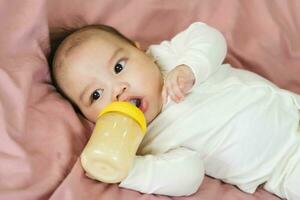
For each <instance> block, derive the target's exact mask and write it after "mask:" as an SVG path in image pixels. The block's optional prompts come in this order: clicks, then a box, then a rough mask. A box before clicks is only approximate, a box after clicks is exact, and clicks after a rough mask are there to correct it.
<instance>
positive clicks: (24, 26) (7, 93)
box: [0, 0, 300, 200]
mask: <svg viewBox="0 0 300 200" xmlns="http://www.w3.org/2000/svg"><path fill="white" fill-rule="evenodd" d="M299 10H300V3H299V1H298V0H289V1H282V0H273V1H268V0H251V1H240V0H186V1H182V0H169V1H168V0H165V1H161V0H152V1H136V0H115V1H110V0H90V1H84V0H48V1H47V0H31V1H18V0H2V1H0V24H1V31H0V61H1V62H0V199H5V200H6V199H9V200H11V199H17V200H20V199H28V200H32V199H52V200H60V199H64V200H69V199H70V200H71V199H72V200H76V199H89V200H92V199H97V200H114V199H116V200H122V199H123V200H130V199H132V200H133V199H134V200H142V199H147V200H170V199H173V200H192V199H193V200H194V199H195V200H196V199H197V200H201V199H203V200H204V199H205V200H219V199H224V200H238V199H243V200H258V199H260V200H262V199H263V200H276V199H278V198H277V197H275V196H274V195H271V194H269V193H267V192H266V191H264V190H262V189H258V190H257V191H256V192H255V193H254V194H253V195H249V194H245V193H243V192H241V191H240V190H238V189H237V188H236V187H234V186H232V185H229V184H224V183H222V182H221V181H219V180H216V179H213V178H210V177H206V178H205V180H204V183H203V184H202V185H201V187H200V188H199V190H198V192H197V193H196V194H194V195H192V196H190V197H176V198H172V197H166V196H158V195H145V194H140V193H138V192H135V191H130V190H126V189H121V188H118V187H117V185H107V184H103V183H99V182H95V181H92V180H90V179H88V178H86V177H85V175H84V174H83V171H82V169H81V166H80V163H79V161H78V156H79V155H80V152H81V150H82V149H83V147H84V145H85V143H86V141H87V140H88V137H89V134H90V131H91V128H90V124H88V123H87V122H86V121H85V120H83V119H82V118H81V117H79V116H78V115H77V114H76V113H75V112H74V110H73V109H72V107H71V105H70V104H69V103H68V102H67V101H66V100H64V99H63V98H62V97H61V96H60V95H59V94H58V93H57V92H56V91H55V88H54V87H53V86H52V84H51V79H50V76H49V70H48V64H47V58H46V56H47V55H48V53H49V48H50V47H49V32H51V34H52V33H54V32H57V31H59V30H60V28H66V27H78V26H82V25H85V24H92V23H105V24H110V25H112V26H115V27H116V28H118V29H119V30H120V31H121V32H123V33H125V34H126V35H128V36H129V37H131V38H133V39H135V40H137V41H139V42H140V43H141V44H142V46H143V47H145V48H146V46H147V45H149V44H150V43H155V42H159V41H161V40H163V39H169V38H170V37H171V36H173V35H174V34H175V33H177V32H178V31H181V30H183V29H184V28H186V27H187V26H188V25H189V24H190V23H191V22H194V21H203V22H206V23H208V24H209V25H211V26H214V27H216V28H218V29H219V30H221V31H222V32H223V33H224V35H225V37H226V39H227V41H228V46H229V51H228V56H227V59H226V60H227V62H229V63H231V64H232V65H234V66H236V67H239V68H245V69H248V70H252V71H255V72H257V73H259V74H261V75H263V76H265V77H267V78H268V79H270V80H272V81H273V82H275V83H276V84H278V85H279V86H280V87H282V88H286V89H290V90H292V91H294V92H298V93H300V39H299V36H298V33H299V32H300V13H299V12H298V11H299ZM220 167H221V166H220Z"/></svg>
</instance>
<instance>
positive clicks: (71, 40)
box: [61, 29, 110, 57]
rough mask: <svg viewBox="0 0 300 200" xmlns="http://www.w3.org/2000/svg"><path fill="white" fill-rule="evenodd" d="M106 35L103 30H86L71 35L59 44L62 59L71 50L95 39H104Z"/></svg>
mask: <svg viewBox="0 0 300 200" xmlns="http://www.w3.org/2000/svg"><path fill="white" fill-rule="evenodd" d="M107 34H110V33H107V32H105V31H103V30H97V29H87V30H80V31H78V32H75V33H73V34H72V35H70V36H69V37H67V38H66V39H65V41H63V43H62V44H61V51H62V52H61V53H63V54H64V57H65V56H67V55H68V54H69V53H70V52H71V51H72V50H73V49H75V48H77V47H79V46H81V45H82V44H84V43H86V42H88V41H91V40H95V39H101V38H102V37H105V36H106V35H107Z"/></svg>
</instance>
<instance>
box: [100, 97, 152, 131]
mask: <svg viewBox="0 0 300 200" xmlns="http://www.w3.org/2000/svg"><path fill="white" fill-rule="evenodd" d="M108 112H119V113H122V114H125V115H127V116H129V117H131V118H132V119H134V120H135V121H136V122H137V123H138V124H139V125H140V127H141V129H142V132H143V133H146V131H147V123H146V119H145V115H144V113H143V112H142V111H141V110H140V109H139V108H137V107H136V106H135V105H133V104H132V103H129V102H125V101H115V102H112V103H111V104H109V105H107V106H106V107H105V108H103V110H102V111H101V112H100V113H99V115H98V117H97V118H99V117H100V116H102V115H104V114H105V113H108Z"/></svg>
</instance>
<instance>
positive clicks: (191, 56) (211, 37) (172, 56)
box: [148, 22, 227, 96]
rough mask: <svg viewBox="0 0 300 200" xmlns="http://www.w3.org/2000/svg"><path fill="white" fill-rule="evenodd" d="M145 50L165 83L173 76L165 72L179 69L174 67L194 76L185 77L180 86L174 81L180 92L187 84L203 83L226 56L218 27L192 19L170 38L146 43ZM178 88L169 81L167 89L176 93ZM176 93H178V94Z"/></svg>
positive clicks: (223, 39)
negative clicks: (148, 44)
mask: <svg viewBox="0 0 300 200" xmlns="http://www.w3.org/2000/svg"><path fill="white" fill-rule="evenodd" d="M148 52H149V53H150V54H151V55H152V56H153V57H154V58H155V60H156V61H157V63H158V64H159V65H160V67H161V68H162V70H163V73H164V74H165V75H166V82H168V81H169V82H171V81H170V79H171V80H174V75H173V76H169V74H172V73H173V74H174V71H177V70H180V68H179V67H178V66H188V67H189V69H190V70H191V71H192V72H193V74H194V77H191V76H186V77H187V78H188V79H189V80H187V84H188V85H184V84H181V85H180V83H179V81H177V82H178V88H184V90H183V93H186V92H187V91H188V90H189V89H190V88H191V87H190V84H191V83H193V84H194V83H195V84H199V83H201V82H204V81H205V80H206V79H207V78H208V77H209V76H210V75H211V74H213V73H214V72H215V71H216V70H217V69H218V68H219V67H220V66H221V64H222V63H223V61H224V59H225V56H226V52H227V46H226V41H225V38H224V37H223V35H222V34H221V33H220V32H219V31H218V30H216V29H214V28H212V27H210V26H208V25H206V24H204V23H200V22H196V23H193V24H192V25H190V26H189V27H188V28H187V29H186V30H184V31H183V32H181V33H179V34H177V35H176V36H175V37H174V38H173V39H172V40H171V41H164V42H162V43H161V44H159V45H152V46H150V47H149V50H148ZM175 74H176V72H175ZM177 74H180V73H177ZM175 78H176V77H175ZM193 78H194V80H193ZM173 82H174V81H173ZM181 82H183V83H184V81H181ZM167 86H168V85H167ZM171 86H173V88H171ZM178 88H176V87H174V84H169V86H168V88H167V89H169V90H172V91H173V92H174V91H175V93H176V89H177V91H178ZM172 91H171V92H172ZM177 94H178V96H180V93H178V92H177Z"/></svg>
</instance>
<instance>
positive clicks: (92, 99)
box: [91, 89, 103, 103]
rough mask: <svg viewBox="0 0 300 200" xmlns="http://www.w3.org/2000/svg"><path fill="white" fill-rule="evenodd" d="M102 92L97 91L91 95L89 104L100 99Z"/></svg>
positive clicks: (100, 90)
mask: <svg viewBox="0 0 300 200" xmlns="http://www.w3.org/2000/svg"><path fill="white" fill-rule="evenodd" d="M102 93H103V90H102V89H97V90H95V91H94V92H93V93H92V94H91V103H93V102H94V101H96V100H98V99H100V98H101V97H102Z"/></svg>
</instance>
